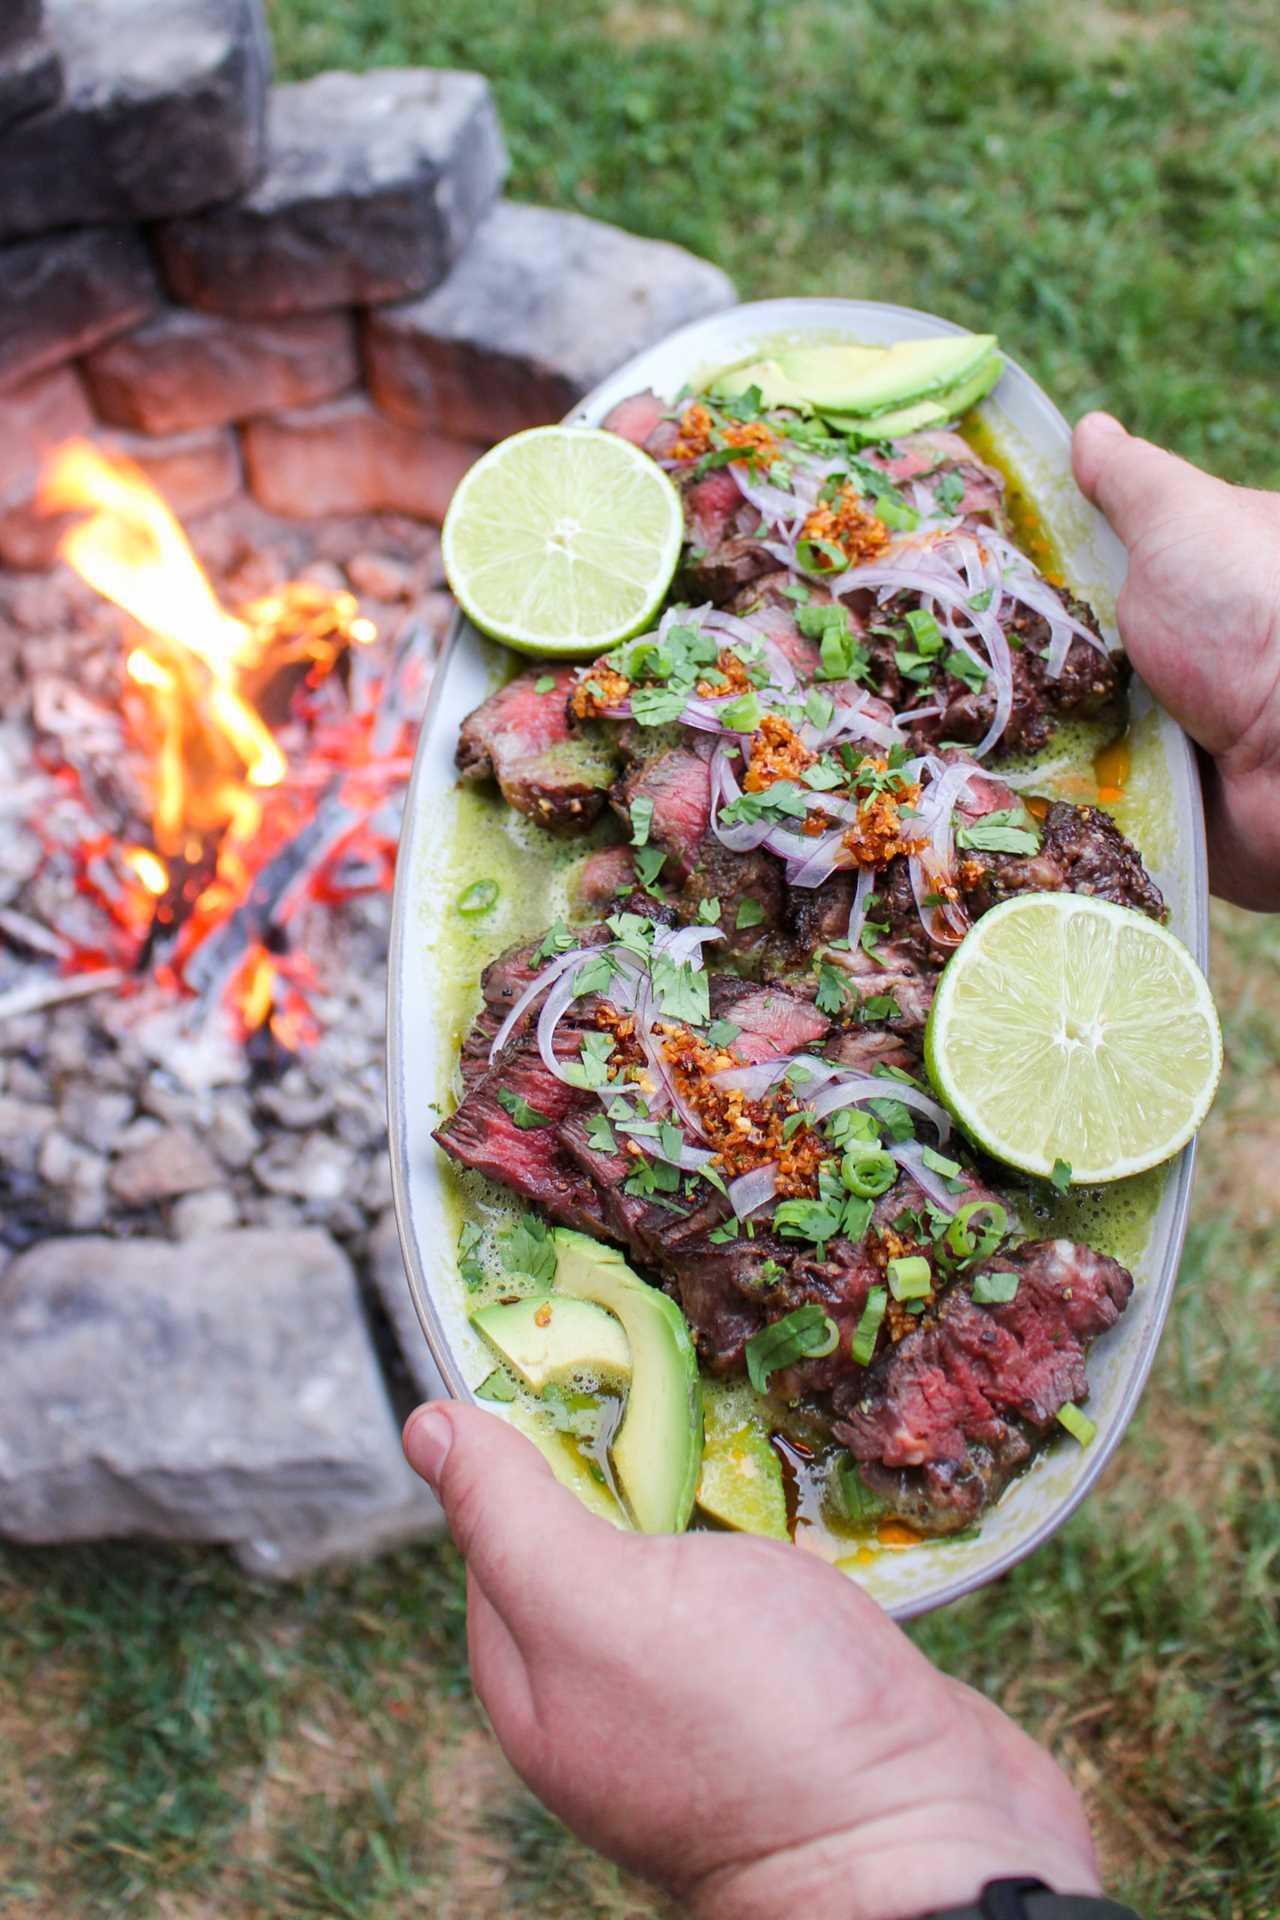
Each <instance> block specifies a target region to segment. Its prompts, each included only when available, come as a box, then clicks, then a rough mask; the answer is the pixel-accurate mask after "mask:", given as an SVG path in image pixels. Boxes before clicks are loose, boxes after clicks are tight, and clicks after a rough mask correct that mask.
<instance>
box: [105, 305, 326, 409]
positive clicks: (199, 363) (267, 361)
mask: <svg viewBox="0 0 1280 1920" xmlns="http://www.w3.org/2000/svg"><path fill="white" fill-rule="evenodd" d="M83 372H84V376H85V379H86V381H87V382H88V386H89V391H90V393H91V394H92V395H93V403H94V405H95V407H96V408H97V410H98V414H99V416H100V418H101V419H103V420H105V421H107V422H108V423H109V424H111V425H112V426H121V427H134V428H136V429H138V431H140V432H142V433H181V432H184V431H186V430H187V429H189V428H191V427H210V426H221V425H224V424H225V423H226V422H228V421H231V420H245V419H249V418H250V417H252V416H253V415H254V414H259V413H273V412H276V411H277V410H278V409H280V408H288V407H307V406H312V405H314V404H315V403H316V402H317V401H320V400H330V399H332V398H333V396H334V395H335V394H339V393H344V392H345V391H346V389H347V388H348V387H351V386H354V385H355V384H356V382H357V380H358V378H359V372H360V367H359V361H358V358H357V355H356V340H355V324H354V321H353V319H352V317H351V315H350V314H348V313H305V314H296V315H293V316H290V317H289V318H287V319H282V320H230V319H227V318H226V317H225V316H223V315H221V314H209V313H192V312H189V311H187V310H185V309H183V308H180V307H173V308H170V309H169V310H168V311H167V312H166V313H163V314H161V315H160V317H159V318H158V319H156V320H152V321H150V322H149V323H148V324H147V325H146V326H144V327H140V328H139V329H138V331H137V332H136V333H131V334H128V335H126V336H125V337H124V338H123V339H119V340H114V341H113V342H112V343H111V345H110V346H107V347H102V348H100V349H99V350H98V352H96V353H93V354H90V356H89V358H88V359H87V360H86V362H85V364H84V368H83Z"/></svg>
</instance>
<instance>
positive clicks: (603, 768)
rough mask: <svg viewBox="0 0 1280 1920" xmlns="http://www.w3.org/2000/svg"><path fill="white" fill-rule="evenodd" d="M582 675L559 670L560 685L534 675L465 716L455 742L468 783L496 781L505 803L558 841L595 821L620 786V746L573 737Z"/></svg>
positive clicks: (534, 671) (602, 736)
mask: <svg viewBox="0 0 1280 1920" xmlns="http://www.w3.org/2000/svg"><path fill="white" fill-rule="evenodd" d="M576 672H577V669H576V668H575V667H559V668H557V669H556V670H555V672H554V674H553V675H551V676H550V677H551V678H553V679H554V681H555V685H554V686H553V687H552V688H550V689H549V690H548V691H546V692H544V693H539V692H538V691H537V689H538V686H539V684H540V683H541V682H542V681H543V680H545V679H546V678H547V677H548V674H547V672H546V670H545V669H544V668H541V667H529V668H527V669H526V671H525V672H524V673H519V674H517V675H516V677H515V679H514V680H509V681H508V682H507V684H506V686H505V687H500V688H499V689H498V691H497V693H494V694H491V695H490V696H489V698H488V699H487V700H486V701H485V702H484V703H483V705H481V706H479V707H477V708H476V710H475V712H474V713H471V714H468V716H467V718H466V719H465V720H464V721H463V723H462V731H461V733H460V734H459V736H458V751H457V756H456V758H457V765H458V770H459V772H460V773H461V775H462V777H463V779H464V780H485V779H489V778H491V777H492V778H493V779H495V780H496V781H497V783H498V785H499V787H500V788H501V789H502V794H503V798H504V799H505V800H507V801H508V802H509V803H510V805H511V806H513V807H514V808H515V809H516V811H517V812H518V813H523V814H527V815H528V817H529V818H530V819H531V820H536V821H537V823H538V825H539V826H542V827H547V828H549V829H550V830H551V831H552V832H553V833H580V832H582V831H583V830H584V829H585V828H587V827H589V826H590V825H591V824H592V822H593V821H594V820H595V819H597V818H598V816H599V814H600V812H601V810H602V809H603V807H604V804H605V800H606V799H607V797H608V793H609V788H610V786H611V785H612V783H613V781H614V780H615V779H616V778H617V773H618V765H619V760H618V752H617V743H616V741H615V740H614V739H613V738H612V737H611V736H610V734H609V732H608V730H607V729H604V728H590V729H582V730H571V728H570V725H569V716H568V711H567V705H566V703H567V701H568V697H569V693H570V690H571V688H572V686H573V682H574V678H575V675H576Z"/></svg>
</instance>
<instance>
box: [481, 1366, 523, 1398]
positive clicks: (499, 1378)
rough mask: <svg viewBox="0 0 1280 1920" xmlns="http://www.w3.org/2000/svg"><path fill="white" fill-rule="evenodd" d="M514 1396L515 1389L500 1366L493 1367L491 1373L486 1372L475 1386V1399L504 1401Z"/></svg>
mask: <svg viewBox="0 0 1280 1920" xmlns="http://www.w3.org/2000/svg"><path fill="white" fill-rule="evenodd" d="M515 1397H516V1390H515V1388H514V1386H513V1385H512V1384H511V1381H510V1380H509V1379H508V1378H507V1375H506V1374H505V1373H504V1372H503V1371H502V1368H501V1367H495V1368H494V1370H493V1372H492V1373H487V1374H486V1375H485V1377H484V1379H483V1380H482V1381H481V1382H480V1385H479V1386H478V1387H477V1388H476V1399H477V1400H504V1401H505V1400H514V1399H515Z"/></svg>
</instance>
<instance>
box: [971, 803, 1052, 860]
mask: <svg viewBox="0 0 1280 1920" xmlns="http://www.w3.org/2000/svg"><path fill="white" fill-rule="evenodd" d="M956 845H957V846H958V847H970V848H973V849H974V850H975V851H977V852H981V853H1036V852H1038V851H1039V847H1040V832H1039V829H1038V828H1037V826H1036V824H1035V822H1034V820H1033V819H1032V818H1031V815H1030V814H1029V813H1028V812H1027V810H1026V808H1025V807H1001V808H1000V809H999V811H998V812H996V813H988V814H984V816H983V818H982V819H981V820H975V821H974V823H973V825H972V826H969V827H960V828H958V829H957V832H956Z"/></svg>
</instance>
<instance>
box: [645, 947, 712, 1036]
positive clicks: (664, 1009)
mask: <svg viewBox="0 0 1280 1920" xmlns="http://www.w3.org/2000/svg"><path fill="white" fill-rule="evenodd" d="M653 990H654V992H655V993H656V994H657V996H658V1011H659V1012H660V1013H662V1014H665V1016H666V1017H667V1019H668V1020H684V1021H687V1022H688V1023H689V1025H690V1026H695V1027H700V1026H703V1025H704V1024H705V1022H706V1021H707V1020H708V1019H709V1017H710V1014H711V1002H710V983H709V982H708V979H707V976H706V974H705V973H702V972H700V971H698V970H696V969H695V968H694V967H693V966H692V965H691V964H690V963H689V961H687V960H686V961H683V962H682V963H680V964H679V965H677V963H676V962H675V961H673V960H672V959H671V958H670V957H669V956H668V955H667V954H665V953H660V954H657V955H656V956H655V958H654V962H653Z"/></svg>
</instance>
